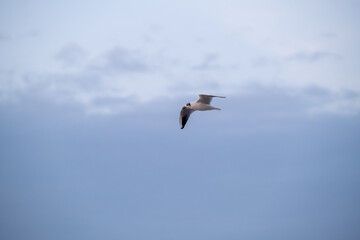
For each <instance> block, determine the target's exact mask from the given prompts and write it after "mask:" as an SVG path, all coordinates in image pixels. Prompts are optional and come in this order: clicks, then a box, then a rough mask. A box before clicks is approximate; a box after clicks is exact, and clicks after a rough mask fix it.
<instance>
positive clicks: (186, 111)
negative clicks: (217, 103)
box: [179, 94, 225, 129]
mask: <svg viewBox="0 0 360 240" xmlns="http://www.w3.org/2000/svg"><path fill="white" fill-rule="evenodd" d="M214 97H218V98H225V97H221V96H214V95H206V94H200V95H199V99H198V100H197V101H196V102H190V103H187V104H186V105H185V106H183V107H182V108H181V111H180V118H179V122H180V126H181V129H183V128H184V127H185V124H186V122H187V121H188V119H189V117H190V115H191V113H193V112H195V111H208V110H221V109H220V108H217V107H213V106H211V105H210V103H211V100H212V99H213V98H214Z"/></svg>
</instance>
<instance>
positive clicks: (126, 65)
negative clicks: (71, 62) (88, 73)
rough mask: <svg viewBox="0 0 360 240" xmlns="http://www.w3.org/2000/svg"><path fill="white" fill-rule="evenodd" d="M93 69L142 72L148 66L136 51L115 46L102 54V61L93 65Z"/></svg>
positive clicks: (110, 71)
mask: <svg viewBox="0 0 360 240" xmlns="http://www.w3.org/2000/svg"><path fill="white" fill-rule="evenodd" d="M92 68H93V69H96V70H100V71H102V72H105V73H110V74H113V73H116V74H121V73H143V72H146V71H149V70H150V66H149V64H148V63H146V61H145V60H144V56H142V55H141V54H140V53H139V52H137V51H131V50H127V49H124V48H120V47H116V48H113V49H111V50H109V51H108V52H106V53H105V54H104V56H103V63H102V64H99V65H97V66H96V65H93V66H92Z"/></svg>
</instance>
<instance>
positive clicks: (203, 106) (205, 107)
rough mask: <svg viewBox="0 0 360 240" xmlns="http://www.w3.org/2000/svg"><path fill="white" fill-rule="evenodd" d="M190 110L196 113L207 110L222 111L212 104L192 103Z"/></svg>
mask: <svg viewBox="0 0 360 240" xmlns="http://www.w3.org/2000/svg"><path fill="white" fill-rule="evenodd" d="M190 109H192V110H195V111H207V110H221V109H220V108H217V107H213V106H211V105H210V104H205V103H198V102H190Z"/></svg>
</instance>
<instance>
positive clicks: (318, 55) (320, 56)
mask: <svg viewBox="0 0 360 240" xmlns="http://www.w3.org/2000/svg"><path fill="white" fill-rule="evenodd" d="M326 59H328V60H339V59H341V55H339V54H336V53H332V52H326V51H314V52H306V51H303V52H298V53H295V54H293V55H290V56H289V57H287V60H289V61H301V62H309V63H311V62H315V61H320V60H326Z"/></svg>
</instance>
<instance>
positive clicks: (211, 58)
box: [193, 53, 220, 70]
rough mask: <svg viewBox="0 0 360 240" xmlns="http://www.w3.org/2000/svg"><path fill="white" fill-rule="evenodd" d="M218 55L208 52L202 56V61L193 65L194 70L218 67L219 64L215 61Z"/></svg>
mask: <svg viewBox="0 0 360 240" xmlns="http://www.w3.org/2000/svg"><path fill="white" fill-rule="evenodd" d="M218 60H219V56H218V55H217V54H211V53H210V54H208V55H206V56H205V57H204V59H203V61H202V62H201V63H200V64H199V65H196V66H194V67H193V69H194V70H216V69H219V68H220V65H219V64H218V63H217V62H218Z"/></svg>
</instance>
